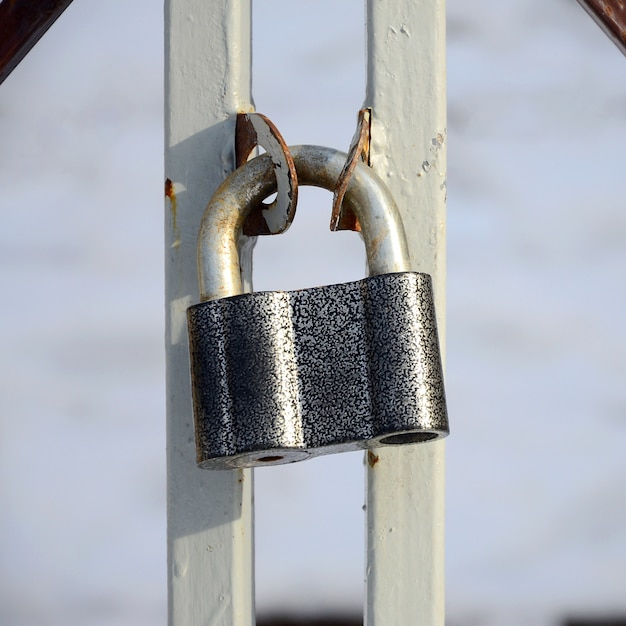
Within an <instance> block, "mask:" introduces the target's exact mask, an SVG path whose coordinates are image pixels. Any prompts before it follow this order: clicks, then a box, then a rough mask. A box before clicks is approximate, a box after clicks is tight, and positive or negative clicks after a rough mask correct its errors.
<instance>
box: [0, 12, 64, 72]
mask: <svg viewBox="0 0 626 626" xmlns="http://www.w3.org/2000/svg"><path fill="white" fill-rule="evenodd" d="M71 3H72V0H0V83H2V82H3V81H4V79H5V78H6V77H7V76H8V75H9V74H10V73H11V72H12V71H13V70H14V69H15V68H16V67H17V65H18V64H19V62H20V61H21V60H22V59H23V58H24V57H25V56H26V55H27V54H28V52H29V51H30V49H31V48H32V47H33V46H34V45H35V44H36V43H37V42H38V41H39V40H40V39H41V37H42V36H43V35H44V33H45V32H46V31H47V30H48V29H49V28H50V26H52V24H54V22H55V21H56V19H57V18H58V17H59V15H61V13H63V11H65V9H67V7H68V6H69V5H70V4H71Z"/></svg>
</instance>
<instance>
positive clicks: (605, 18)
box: [578, 0, 626, 54]
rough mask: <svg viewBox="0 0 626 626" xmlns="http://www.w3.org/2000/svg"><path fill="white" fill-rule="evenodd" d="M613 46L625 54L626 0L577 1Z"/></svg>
mask: <svg viewBox="0 0 626 626" xmlns="http://www.w3.org/2000/svg"><path fill="white" fill-rule="evenodd" d="M578 2H579V4H580V5H581V6H582V7H583V8H584V9H585V11H587V13H589V15H591V17H592V18H593V19H594V20H595V22H596V23H597V24H598V26H600V28H601V29H602V30H603V31H604V32H605V33H606V34H607V35H608V36H609V38H610V39H611V40H612V41H613V43H615V45H616V46H617V47H618V48H619V49H620V50H621V51H622V52H623V53H624V54H626V0H578Z"/></svg>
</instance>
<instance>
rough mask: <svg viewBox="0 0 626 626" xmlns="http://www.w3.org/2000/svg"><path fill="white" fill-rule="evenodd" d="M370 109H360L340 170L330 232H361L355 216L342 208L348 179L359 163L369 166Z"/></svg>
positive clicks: (334, 196)
mask: <svg viewBox="0 0 626 626" xmlns="http://www.w3.org/2000/svg"><path fill="white" fill-rule="evenodd" d="M371 119H372V110H371V109H361V110H360V111H359V116H358V120H357V128H356V132H355V133H354V137H352V143H351V144H350V149H349V150H348V158H347V160H346V164H345V165H344V167H343V170H341V174H340V175H339V178H338V179H337V183H336V185H335V190H334V193H333V212H332V216H331V218H330V230H332V231H335V230H354V231H356V232H360V231H361V225H360V224H359V220H358V218H357V216H356V215H355V214H354V213H353V212H352V211H351V210H350V209H346V208H342V203H343V197H344V196H345V194H346V189H347V188H348V184H349V183H350V178H351V177H352V173H353V172H354V168H355V167H356V165H357V163H358V162H359V161H363V162H364V163H365V164H367V165H370V138H371Z"/></svg>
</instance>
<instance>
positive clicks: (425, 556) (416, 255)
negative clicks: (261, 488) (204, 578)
mask: <svg viewBox="0 0 626 626" xmlns="http://www.w3.org/2000/svg"><path fill="white" fill-rule="evenodd" d="M367 24H368V27H367V33H368V63H367V96H366V101H365V106H369V107H371V108H372V142H371V162H372V166H373V168H374V170H375V171H376V173H377V174H378V175H379V176H381V177H382V178H383V180H385V182H386V183H387V185H388V186H389V188H390V189H391V191H392V193H393V195H394V198H395V199H396V202H397V204H398V206H399V208H400V211H401V213H402V218H403V222H404V225H405V230H406V233H407V238H408V243H409V250H410V254H411V269H413V270H417V271H422V272H428V273H429V274H431V275H432V276H433V285H434V290H435V302H436V306H437V318H438V323H439V331H440V339H441V347H442V354H443V352H444V346H445V341H444V306H445V300H444V295H445V294H444V278H445V200H446V101H445V98H446V90H445V80H446V78H445V3H444V0H393V1H389V0H368V2H367ZM444 451H445V448H444V442H435V443H432V442H431V443H425V444H422V445H418V446H407V447H403V448H385V449H380V450H376V456H374V457H373V456H371V455H370V456H369V461H370V462H369V463H368V464H367V465H366V467H367V520H368V528H367V571H366V580H367V591H366V593H367V599H366V609H365V624H366V626H390V625H391V624H398V625H400V624H402V625H403V626H408V625H411V626H418V625H419V626H443V624H444ZM376 457H377V458H376Z"/></svg>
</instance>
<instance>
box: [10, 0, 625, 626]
mask: <svg viewBox="0 0 626 626" xmlns="http://www.w3.org/2000/svg"><path fill="white" fill-rule="evenodd" d="M448 16H449V20H448V28H449V31H448V41H449V45H448V89H449V132H448V138H449V155H448V156H449V176H448V181H449V182H448V185H449V187H448V189H449V191H448V200H449V214H448V217H449V221H448V267H449V274H448V342H447V344H448V355H447V381H446V382H447V392H448V398H449V410H450V419H451V424H452V428H453V434H452V436H451V437H450V439H449V440H448V480H447V483H448V491H447V503H448V505H447V605H448V616H449V622H450V623H451V624H454V625H456V624H461V623H463V624H469V625H470V626H482V625H489V626H493V625H498V626H500V625H502V626H517V625H518V624H522V623H524V624H527V623H533V624H537V625H540V626H542V625H544V624H545V625H546V626H547V625H549V624H556V623H557V622H558V620H559V619H562V617H563V616H566V615H576V614H592V615H609V614H622V615H623V614H625V613H626V452H625V451H626V385H625V384H624V378H625V374H626V325H625V324H624V319H625V318H626V281H625V280H624V268H625V267H626V211H625V210H624V208H625V207H624V204H625V200H624V195H625V194H624V192H625V189H626V175H625V174H624V172H625V169H624V162H625V160H626V80H625V78H626V59H625V58H624V57H623V56H622V55H621V54H620V53H619V52H618V50H617V49H616V48H615V47H614V46H613V44H611V42H610V41H609V40H608V39H607V38H606V37H605V36H604V35H603V33H602V32H601V31H600V30H599V29H598V27H597V26H596V25H595V24H594V23H593V22H592V21H591V20H590V19H589V17H588V16H587V15H586V14H585V13H584V12H583V11H582V9H580V8H579V7H578V5H577V4H576V3H575V2H574V0H552V1H551V2H546V1H545V0H509V1H508V2H506V3H505V2H498V1H496V0H476V1H475V2H472V3H465V2H463V1H462V0H449V3H448ZM363 22H364V17H363V7H362V3H361V1H360V0H358V1H357V0H350V1H348V0H341V2H337V1H334V2H333V1H331V0H324V1H317V2H315V3H304V2H297V3H294V2H288V1H287V0H280V1H279V0H267V1H265V2H260V1H258V2H257V3H256V6H255V14H254V55H255V56H254V62H255V68H254V97H255V101H256V105H257V109H258V110H259V111H261V112H263V113H265V114H266V115H268V116H269V117H270V118H271V119H272V120H273V121H274V122H275V123H276V124H277V126H278V128H279V129H280V130H281V132H282V134H283V135H284V137H285V138H286V139H287V142H288V143H291V144H296V143H317V144H322V145H330V146H333V147H337V148H342V149H346V148H347V146H348V145H349V142H350V139H351V137H352V134H353V131H354V125H355V118H356V112H357V111H358V109H359V107H360V105H361V103H362V100H363V95H364V83H365V78H364V75H365V71H364V27H363ZM162 31H163V18H162V6H161V2H153V1H149V0H136V1H135V2H132V3H130V2H122V1H121V0H100V1H99V2H96V1H94V0H76V2H74V3H73V4H72V5H71V6H70V8H69V9H68V10H67V11H66V12H65V13H64V14H63V16H62V17H61V19H60V20H59V21H58V22H57V23H56V24H55V25H54V27H53V28H52V29H51V30H50V31H49V32H48V34H47V35H45V37H44V38H43V39H42V40H41V41H40V43H39V44H38V45H37V46H36V47H35V49H34V50H33V51H32V52H31V53H30V54H29V55H28V56H27V58H26V59H25V60H24V61H23V62H22V64H21V65H20V66H19V67H18V68H17V70H16V71H15V72H14V73H13V74H12V75H11V76H10V77H9V78H8V79H7V80H6V81H5V83H4V84H3V85H2V86H0V187H1V189H2V192H1V193H0V215H1V216H2V227H1V228H0V293H2V300H1V301H2V308H1V313H0V315H1V317H0V319H1V320H2V324H1V325H0V372H1V376H0V503H1V504H0V624H3V625H5V626H26V625H37V626H52V625H55V626H56V625H64V626H79V625H81V626H82V625H84V624H90V625H115V626H131V625H133V626H137V625H138V626H144V625H145V626H147V625H148V624H150V625H156V624H165V622H166V555H165V434H164V433H165V416H164V360H163V332H164V330H163V315H164V311H163V308H164V307H163V234H162V230H163V206H164V202H163V178H164V174H163V157H162V155H163V148H162V146H163V130H162V119H163V113H162V107H163V96H162V72H163V65H162V58H163V51H162V47H163V43H162V42H163V35H162ZM278 34H280V37H279V36H278ZM301 198H302V199H301V203H300V205H299V211H298V219H297V220H296V223H295V224H294V226H293V228H292V230H291V231H290V232H289V233H288V234H287V235H285V236H281V237H274V238H268V239H266V240H263V241H262V242H261V244H260V245H259V246H258V247H257V252H256V254H255V262H256V269H255V281H256V286H257V288H269V289H276V288H291V287H300V286H308V285H313V284H316V283H324V282H329V281H331V280H333V281H334V280H344V279H345V280H348V279H352V278H354V279H356V278H359V277H360V276H362V273H363V252H362V249H361V245H360V243H359V242H358V239H356V238H355V237H354V236H351V235H350V234H348V233H344V234H330V233H328V232H326V228H327V226H326V225H327V222H328V213H329V207H330V202H329V200H330V195H329V194H325V193H323V192H319V191H317V190H309V189H305V190H303V191H302V194H301ZM307 232H308V233H311V232H314V233H315V241H316V244H315V246H314V248H319V242H323V245H324V247H325V250H326V252H325V254H324V256H323V258H322V259H320V258H319V256H315V254H314V251H313V250H314V248H313V246H311V247H310V248H307V246H308V245H309V244H310V242H311V236H310V235H308V236H307V235H306V233H307ZM270 239H271V241H270ZM285 254H290V255H291V257H294V256H295V257H298V258H301V259H302V261H301V264H296V263H295V262H294V264H292V263H291V260H290V263H289V264H288V266H287V267H286V266H285V264H284V262H283V261H282V260H281V259H284V258H285V256H284V255H285ZM291 257H290V259H291ZM256 482H257V495H256V501H257V541H258V548H257V572H258V581H257V584H258V604H259V608H260V610H274V609H288V608H293V609H298V608H299V609H306V610H312V609H316V608H317V609H319V610H322V611H330V610H333V609H341V608H343V609H355V610H358V607H359V606H360V602H361V598H362V577H363V575H362V567H363V557H362V547H363V531H362V510H361V506H362V504H363V484H362V483H363V477H362V467H361V455H359V454H357V455H345V456H336V457H331V458H325V459H320V460H316V461H311V462H309V463H305V464H302V465H300V466H291V467H281V468H267V469H265V470H263V471H258V472H256Z"/></svg>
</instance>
